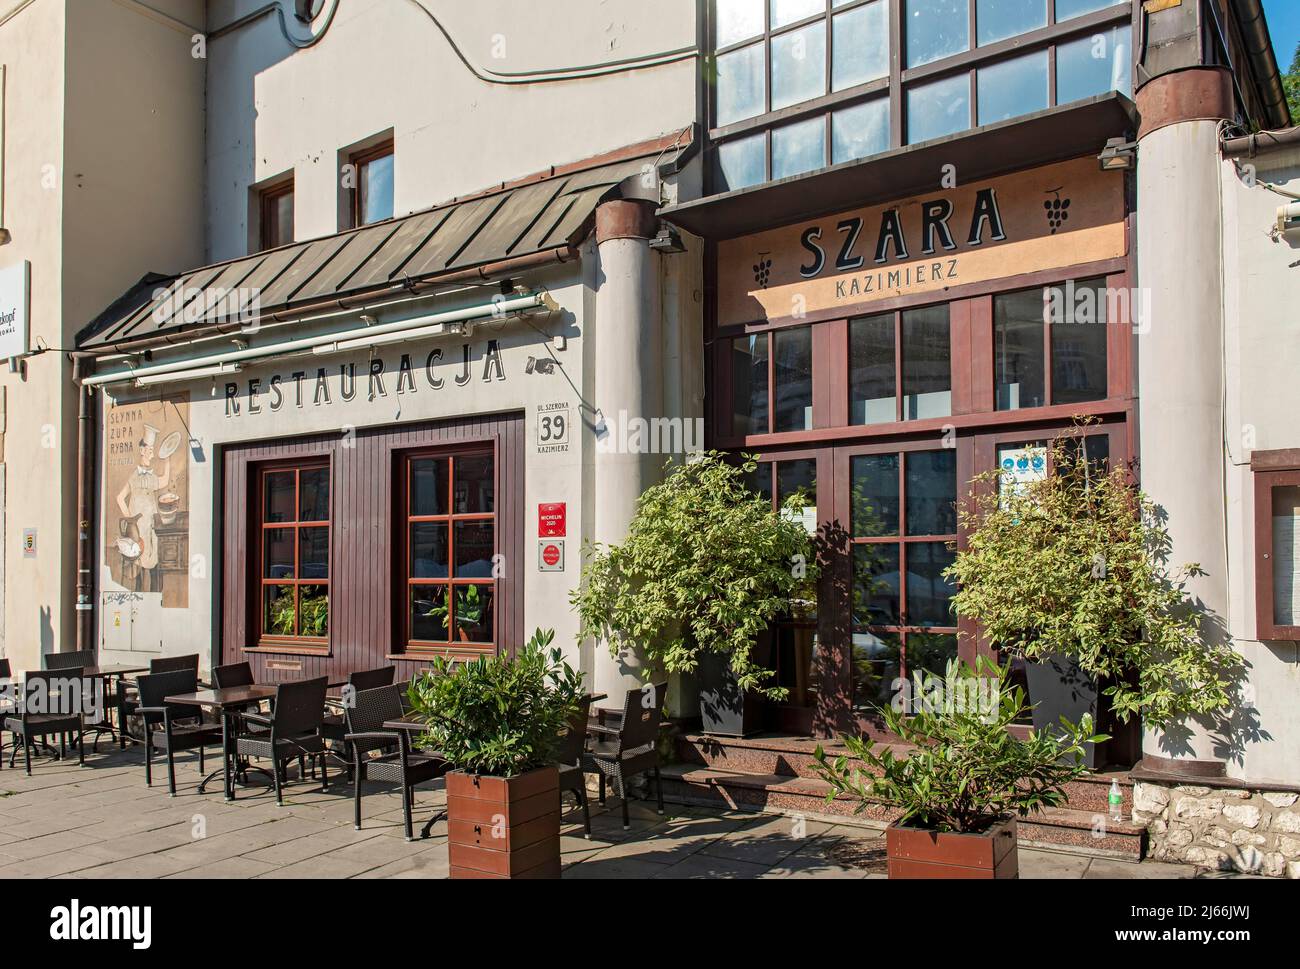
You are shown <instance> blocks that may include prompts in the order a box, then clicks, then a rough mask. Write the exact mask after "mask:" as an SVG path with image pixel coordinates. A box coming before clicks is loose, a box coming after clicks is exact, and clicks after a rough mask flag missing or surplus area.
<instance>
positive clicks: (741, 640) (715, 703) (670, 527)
mask: <svg viewBox="0 0 1300 969" xmlns="http://www.w3.org/2000/svg"><path fill="white" fill-rule="evenodd" d="M756 468H757V461H756V459H755V458H754V457H753V456H751V455H744V456H743V457H742V459H741V461H740V463H739V464H733V463H729V462H728V460H727V459H726V457H725V456H724V455H722V454H720V453H718V452H716V451H710V452H707V453H704V454H700V455H696V456H693V457H692V458H690V459H689V460H688V461H686V462H685V463H681V464H677V465H675V466H674V465H673V463H672V462H671V461H670V462H669V464H668V469H669V470H668V473H667V475H666V477H665V480H664V481H663V482H662V483H661V484H658V485H655V486H653V487H651V488H649V489H647V490H646V491H645V492H644V493H643V494H642V495H641V497H640V498H639V499H638V501H637V511H636V515H635V516H634V517H633V519H632V523H631V526H630V527H629V529H628V536H627V540H626V541H625V542H623V543H622V544H621V545H611V546H609V547H600V546H588V547H587V548H586V549H584V556H585V558H586V562H585V567H584V570H583V582H582V585H581V586H580V587H579V588H578V589H577V590H575V591H574V592H573V594H572V601H573V604H574V607H575V609H576V610H577V613H578V617H579V620H580V628H579V632H578V635H579V637H580V638H586V637H588V636H591V637H594V638H595V639H596V640H598V641H604V642H605V643H606V644H608V646H609V649H610V651H611V652H612V653H614V654H615V655H617V654H618V653H619V652H620V651H622V650H625V649H635V650H638V651H640V653H641V655H642V656H643V657H644V660H645V662H646V663H648V664H649V665H650V666H651V667H652V668H654V669H656V670H657V671H661V672H664V673H696V672H698V673H699V675H700V686H701V690H700V714H701V717H702V719H703V722H704V729H705V731H706V732H709V733H718V734H727V735H742V736H743V735H744V734H745V733H748V732H751V731H752V730H753V729H754V728H755V726H756V724H755V719H756V718H755V714H756V710H757V704H756V703H755V702H754V701H755V698H756V697H757V696H766V697H770V698H772V699H782V698H784V696H785V693H786V691H785V690H784V689H781V688H779V687H775V686H770V685H768V681H769V680H770V679H771V678H772V676H773V673H772V671H771V670H769V669H767V668H766V663H765V662H764V658H763V657H761V656H759V655H758V642H759V637H760V636H761V635H762V634H763V633H764V632H766V631H767V629H768V627H769V626H770V625H771V623H772V622H773V621H774V620H775V619H777V618H779V617H781V616H782V615H784V614H787V613H789V612H790V611H791V609H792V606H793V604H794V603H796V602H798V601H799V600H807V599H809V598H811V593H810V591H809V590H811V589H813V588H815V581H816V574H817V567H816V562H815V561H814V556H813V549H812V540H811V536H810V535H809V534H808V529H807V527H806V526H805V525H804V524H803V521H802V511H803V509H804V508H805V507H806V506H807V500H806V498H804V497H803V496H802V495H793V496H791V497H790V499H789V500H788V501H787V502H786V504H785V506H784V507H783V508H782V509H781V510H780V511H776V510H774V509H773V508H772V503H771V502H770V501H769V500H768V499H765V498H763V497H761V496H759V495H758V494H757V493H756V492H755V491H753V490H751V489H750V487H749V486H748V482H749V481H750V480H752V475H753V474H754V472H755V470H756Z"/></svg>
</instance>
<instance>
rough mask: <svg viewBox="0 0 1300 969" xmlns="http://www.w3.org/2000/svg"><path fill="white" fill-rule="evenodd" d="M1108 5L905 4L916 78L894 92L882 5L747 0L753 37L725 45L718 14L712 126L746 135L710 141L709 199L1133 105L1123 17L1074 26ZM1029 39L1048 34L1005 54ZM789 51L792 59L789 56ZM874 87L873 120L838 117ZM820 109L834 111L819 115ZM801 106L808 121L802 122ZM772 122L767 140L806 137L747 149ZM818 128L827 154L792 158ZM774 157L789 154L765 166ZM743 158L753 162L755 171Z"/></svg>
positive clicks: (907, 56) (862, 0) (1096, 1)
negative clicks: (1116, 101) (1055, 112)
mask: <svg viewBox="0 0 1300 969" xmlns="http://www.w3.org/2000/svg"><path fill="white" fill-rule="evenodd" d="M742 5H743V4H742V3H741V2H740V0H715V7H722V6H726V7H728V8H736V7H739V6H742ZM1113 6H1116V3H1115V2H1114V0H903V3H902V4H901V10H902V16H903V20H904V23H903V24H901V25H900V28H901V35H902V45H903V48H902V51H901V53H900V57H901V60H902V70H903V76H904V78H905V79H906V78H909V77H910V75H911V74H912V73H913V72H918V73H920V74H921V75H923V76H920V77H917V78H915V79H913V80H908V81H907V83H906V84H905V85H903V86H901V90H899V89H893V85H891V84H890V83H889V58H890V48H889V43H890V29H889V26H890V7H891V4H890V2H889V0H852V2H841V0H821V2H818V0H810V2H805V0H772V2H771V3H767V4H762V3H757V0H756V5H755V6H754V7H753V11H752V12H751V13H750V14H748V15H747V16H749V18H750V29H748V30H747V31H742V32H741V33H740V34H735V35H731V34H726V33H724V28H725V26H726V24H725V23H724V22H723V21H726V22H728V23H729V22H731V21H730V20H728V18H729V17H730V18H731V20H734V19H735V16H736V15H735V14H734V10H733V11H732V13H730V14H724V13H719V15H718V17H715V21H714V32H715V38H716V39H717V40H719V41H722V43H718V44H715V46H714V51H715V60H716V67H717V71H716V73H715V76H714V82H713V84H712V89H713V106H714V108H713V113H714V118H713V123H714V125H715V126H716V127H726V126H728V125H732V124H738V123H742V122H752V123H746V124H745V125H744V128H745V129H747V130H744V131H738V132H735V133H734V136H733V137H728V138H726V139H719V140H718V141H717V142H716V145H717V147H718V149H719V155H718V158H717V164H716V165H715V172H716V175H717V177H718V179H719V181H720V183H721V187H720V188H719V189H718V190H719V191H733V190H736V189H740V188H746V187H749V186H752V185H757V184H762V183H763V182H764V181H767V180H769V179H778V178H782V177H789V176H790V175H793V174H801V173H803V172H805V171H815V170H818V169H820V168H822V167H825V166H827V165H835V164H840V163H843V162H846V161H853V160H856V159H859V158H867V157H871V156H872V155H874V154H878V153H880V152H882V151H886V150H888V149H889V148H890V147H900V146H901V145H902V144H916V143H919V142H925V141H930V140H933V139H937V138H943V137H948V136H951V135H955V134H959V133H961V132H962V131H966V130H969V129H970V128H972V127H974V126H977V125H987V124H993V123H997V122H999V121H1005V120H1010V119H1012V118H1016V117H1021V116H1024V115H1026V114H1030V113H1033V112H1037V111H1040V110H1044V109H1046V108H1049V107H1053V106H1056V105H1060V104H1068V103H1071V102H1073V101H1077V100H1080V99H1083V98H1086V97H1091V96H1093V95H1097V94H1103V93H1105V92H1106V91H1110V90H1115V91H1119V92H1120V93H1123V94H1125V95H1129V96H1131V91H1132V77H1131V74H1132V71H1131V60H1132V43H1131V31H1132V28H1131V23H1130V18H1128V17H1115V18H1114V19H1113V20H1111V19H1109V18H1107V19H1106V20H1105V21H1104V22H1102V23H1097V24H1092V25H1088V26H1087V27H1084V26H1082V25H1081V24H1080V23H1078V22H1077V19H1076V18H1078V17H1081V16H1083V15H1085V14H1092V15H1094V19H1098V18H1097V17H1096V16H1095V15H1097V14H1098V12H1100V11H1104V10H1106V9H1107V8H1110V7H1113ZM804 12H806V15H805V16H800V17H794V13H804ZM787 17H789V18H790V19H787ZM760 21H761V25H760ZM1035 32H1038V33H1039V34H1040V35H1041V34H1042V33H1043V32H1050V33H1049V38H1050V42H1048V43H1040V44H1038V45H1037V46H1035V47H1034V48H1033V49H1030V50H1025V49H1024V48H1022V47H1021V48H1017V47H1014V45H1015V44H1016V43H1017V40H1016V39H1017V38H1024V37H1026V36H1029V35H1033V34H1034V33H1035ZM1008 45H1012V46H1011V47H1009V46H1008ZM1099 45H1100V49H1099ZM985 48H988V49H989V50H990V51H991V53H990V54H988V55H986V56H985V57H984V58H982V59H981V60H980V61H979V62H978V63H977V64H975V65H973V66H970V67H965V66H964V65H963V69H960V70H958V71H957V72H956V73H948V74H945V73H943V71H944V65H945V63H947V62H949V61H956V60H957V59H958V58H967V59H969V58H970V57H971V56H972V53H973V52H979V51H982V50H984V49H985ZM796 49H797V50H799V51H801V52H802V58H794V57H793V55H792V53H791V52H792V51H794V50H796ZM742 50H749V53H748V54H747V55H746V57H747V58H748V61H747V62H746V67H745V68H744V69H743V70H741V69H740V64H739V61H737V60H736V58H734V57H732V59H731V61H730V62H729V61H728V60H727V58H728V57H729V56H730V55H736V54H738V53H739V52H740V51H742ZM882 89H883V91H884V92H886V93H884V96H883V97H882V98H880V99H879V100H880V101H881V102H882V103H881V105H880V107H879V108H878V109H876V110H874V111H871V112H866V111H861V112H857V113H851V112H849V111H848V110H847V109H849V108H850V107H853V106H859V105H862V104H864V103H866V102H868V101H872V100H875V95H877V94H879V93H880V92H881V90H882ZM843 95H848V96H847V97H845V96H843ZM818 98H820V99H822V101H823V102H824V101H829V102H830V104H828V105H825V106H824V107H823V105H822V104H820V103H817V104H815V103H814V102H815V101H816V100H817V99H818ZM803 104H807V105H808V108H810V109H812V110H811V111H798V110H797V108H798V106H799V105H803ZM791 109H795V110H794V111H793V117H791V113H792V111H791ZM882 111H883V114H884V127H883V135H884V143H883V144H881V135H882V128H881V123H880V122H881V118H880V112H882ZM774 112H780V115H779V119H780V120H779V122H778V123H777V124H776V125H775V126H774V127H767V126H764V129H765V130H766V131H773V130H779V128H781V127H792V124H793V123H794V122H799V123H807V124H808V125H809V130H808V132H806V133H805V132H794V131H789V132H787V133H786V136H785V137H784V139H778V140H777V141H776V144H775V147H774V146H773V145H772V144H771V143H770V139H763V138H755V137H753V133H754V131H755V128H757V127H758V126H759V125H762V124H763V121H764V117H765V116H766V115H770V114H772V113H774ZM895 113H899V114H901V115H902V116H903V117H902V124H901V126H900V130H901V132H902V137H901V139H898V138H897V137H894V136H892V134H891V132H890V130H889V118H890V116H891V115H893V114H895ZM773 120H774V121H775V120H776V119H773ZM815 120H816V121H819V122H820V124H821V126H822V127H820V128H818V130H819V131H821V132H822V134H823V138H824V140H825V147H824V148H823V149H822V150H821V151H819V152H813V151H812V150H811V145H809V144H808V143H807V142H805V141H800V144H801V145H804V146H805V147H806V149H807V150H803V151H799V152H797V153H796V154H795V155H794V156H791V155H790V154H789V149H790V146H791V144H792V138H794V137H795V135H796V134H798V135H799V136H800V137H801V138H802V137H803V136H804V135H805V134H811V131H812V128H811V125H812V123H813V122H814V121H815ZM859 129H860V130H859ZM761 133H762V132H760V134H761ZM742 135H743V136H745V137H742ZM740 142H744V145H743V148H742V146H741V144H740ZM724 148H725V149H726V151H723V150H722V149H724ZM782 150H784V151H785V154H784V155H783V156H782V157H781V158H775V157H774V154H775V153H776V152H777V151H782ZM751 154H755V155H759V154H761V156H762V160H761V162H760V161H759V160H758V158H751V157H750V155H751ZM810 165H815V166H816V167H808V166H810Z"/></svg>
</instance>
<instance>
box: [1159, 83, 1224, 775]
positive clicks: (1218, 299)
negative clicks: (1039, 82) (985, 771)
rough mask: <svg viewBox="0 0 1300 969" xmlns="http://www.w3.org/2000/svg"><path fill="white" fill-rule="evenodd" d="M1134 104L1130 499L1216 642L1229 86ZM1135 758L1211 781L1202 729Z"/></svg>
mask: <svg viewBox="0 0 1300 969" xmlns="http://www.w3.org/2000/svg"><path fill="white" fill-rule="evenodd" d="M1137 104H1138V109H1139V112H1140V113H1141V115H1142V127H1141V129H1140V131H1139V134H1138V141H1139V148H1138V168H1137V186H1138V188H1137V196H1138V199H1137V206H1138V218H1137V238H1138V244H1137V266H1138V269H1137V277H1138V285H1139V286H1141V287H1143V288H1144V289H1147V290H1149V291H1150V294H1151V303H1150V305H1151V320H1150V321H1149V322H1148V329H1147V331H1146V332H1144V333H1143V334H1142V335H1141V336H1140V337H1139V339H1138V415H1139V418H1138V425H1139V437H1140V441H1141V449H1140V459H1141V466H1140V474H1141V479H1142V487H1143V489H1144V490H1145V491H1146V492H1147V493H1148V494H1149V495H1150V496H1151V498H1152V500H1153V501H1154V502H1155V503H1156V504H1157V505H1159V506H1161V507H1162V508H1163V509H1164V510H1165V512H1167V513H1168V523H1169V528H1170V532H1171V534H1172V537H1173V556H1172V559H1171V562H1170V564H1171V565H1172V566H1174V567H1178V566H1181V565H1183V564H1186V563H1190V562H1195V563H1198V564H1199V565H1200V566H1201V568H1203V569H1204V570H1205V571H1206V572H1207V573H1208V574H1207V575H1206V576H1205V577H1203V578H1200V579H1195V580H1193V581H1192V583H1191V585H1190V592H1191V594H1192V595H1193V596H1194V597H1195V599H1196V600H1198V604H1199V606H1200V607H1201V608H1202V609H1203V611H1204V613H1205V624H1204V635H1205V638H1206V639H1207V640H1208V641H1222V640H1223V639H1224V637H1225V636H1226V635H1227V633H1226V629H1227V622H1226V620H1227V615H1228V596H1229V590H1228V581H1227V549H1226V545H1225V527H1226V525H1225V516H1226V510H1225V499H1224V489H1223V475H1224V464H1223V462H1224V455H1223V327H1224V320H1223V296H1222V272H1221V261H1222V241H1221V240H1222V233H1223V213H1222V204H1221V199H1220V194H1221V193H1220V181H1219V165H1220V162H1219V135H1218V124H1219V120H1220V119H1221V118H1223V117H1227V116H1228V115H1229V114H1230V112H1231V105H1232V91H1231V79H1230V77H1229V76H1228V75H1227V73H1226V72H1225V71H1222V70H1220V69H1214V68H1208V69H1196V70H1188V71H1182V72H1178V73H1175V74H1168V75H1164V76H1162V77H1159V78H1156V79H1155V80H1153V81H1151V82H1149V83H1148V84H1147V85H1146V86H1145V87H1144V88H1143V89H1142V90H1140V91H1139V92H1138V94H1137ZM1142 747H1143V757H1144V761H1145V762H1146V763H1147V764H1148V765H1149V766H1151V767H1153V768H1156V769H1161V770H1177V771H1179V772H1187V773H1201V774H1216V773H1222V772H1223V762H1224V752H1223V751H1221V750H1220V749H1219V748H1218V745H1217V743H1216V741H1215V725H1214V723H1213V722H1212V721H1208V720H1207V721H1206V722H1194V721H1190V720H1189V721H1188V722H1186V723H1185V724H1184V725H1182V726H1180V727H1179V728H1177V729H1170V730H1169V731H1168V732H1167V733H1160V732H1157V731H1153V730H1149V729H1148V730H1147V731H1146V733H1145V735H1144V737H1143V745H1142ZM1171 761H1175V762H1177V763H1170V762H1171Z"/></svg>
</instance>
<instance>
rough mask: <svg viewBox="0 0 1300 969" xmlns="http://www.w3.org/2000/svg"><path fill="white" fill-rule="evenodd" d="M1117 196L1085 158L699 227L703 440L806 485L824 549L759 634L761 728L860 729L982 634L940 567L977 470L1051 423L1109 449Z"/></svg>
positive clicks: (1043, 441) (1041, 456) (1119, 253)
mask: <svg viewBox="0 0 1300 969" xmlns="http://www.w3.org/2000/svg"><path fill="white" fill-rule="evenodd" d="M1058 196H1059V197H1063V198H1069V199H1071V200H1072V201H1071V205H1070V209H1069V211H1070V213H1071V218H1070V220H1069V221H1068V223H1066V222H1065V221H1063V220H1059V219H1056V218H1053V216H1052V213H1053V212H1054V211H1056V210H1054V209H1052V208H1051V202H1052V201H1053V200H1054V199H1056V198H1057V197H1058ZM1044 200H1047V202H1048V205H1047V207H1046V208H1045V207H1044ZM1127 208H1128V206H1127V203H1126V196H1125V191H1124V180H1123V176H1121V175H1113V174H1106V173H1102V172H1099V171H1098V169H1097V165H1096V160H1095V158H1083V159H1077V160H1075V161H1071V162H1063V163H1059V164H1055V165H1050V166H1046V167H1044V168H1040V169H1034V170H1031V171H1027V172H1021V173H1017V174H1015V175H1012V176H1005V177H1002V178H995V179H992V180H989V181H987V182H983V183H973V184H970V185H966V186H963V187H959V188H957V189H953V190H950V191H948V192H946V193H945V192H943V191H938V192H936V193H934V195H933V196H923V197H915V198H911V199H905V200H901V201H898V202H896V203H890V204H886V205H882V206H875V207H871V208H865V209H859V210H852V211H848V212H843V213H837V214H833V215H828V216H824V217H822V218H820V219H818V220H815V221H810V222H808V223H804V224H794V225H789V226H783V227H779V228H772V229H765V230H763V231H760V232H757V233H755V234H753V235H750V236H743V237H739V238H735V239H728V240H725V241H722V242H719V243H717V244H716V247H715V253H716V257H715V265H714V269H715V278H716V300H715V302H714V303H713V304H712V307H711V317H712V318H711V327H712V346H713V353H712V355H711V360H710V366H711V369H710V373H709V394H710V397H711V401H712V406H711V410H710V415H711V416H710V422H711V423H710V428H711V432H712V443H711V446H712V447H716V448H718V449H720V450H728V451H732V452H734V453H744V454H755V455H758V456H759V461H760V464H759V469H758V473H757V475H756V480H755V482H754V487H755V489H756V490H757V491H758V492H759V493H760V494H762V495H763V496H765V497H767V498H768V499H769V500H771V501H772V502H773V504H774V507H777V508H779V507H781V506H782V505H783V504H784V503H785V501H786V500H787V499H788V498H789V496H790V495H792V494H794V493H796V492H803V493H804V494H805V495H806V496H807V498H808V499H809V502H808V504H809V508H808V509H807V510H806V511H805V512H804V519H805V524H806V525H807V527H808V528H809V530H810V532H812V533H815V536H816V543H817V547H818V554H819V558H820V560H821V564H822V577H821V579H820V581H819V586H818V594H817V601H816V602H815V603H796V604H795V605H794V607H793V608H792V609H791V613H790V615H789V616H788V617H786V619H785V620H783V621H782V622H780V623H777V624H776V625H775V626H774V627H773V629H772V630H771V631H770V634H769V638H768V642H766V643H764V644H760V645H761V647H762V652H763V654H765V655H766V656H768V657H770V660H771V668H773V669H775V670H776V673H777V683H778V685H780V686H782V687H785V688H786V689H787V690H788V691H789V695H788V697H787V699H786V700H785V701H784V702H782V703H777V704H772V705H770V708H769V716H768V718H767V723H766V726H767V727H768V729H771V730H779V731H783V732H793V733H799V734H804V735H808V734H816V735H827V734H831V733H835V732H841V731H846V730H852V731H857V732H865V733H868V734H870V733H873V732H876V731H878V730H879V729H880V723H879V716H878V707H879V706H880V705H881V704H888V703H891V702H893V700H894V698H895V697H896V696H897V695H898V692H899V689H900V685H901V684H902V683H903V682H904V681H907V680H909V679H911V678H912V677H913V676H914V674H915V673H916V672H917V671H920V670H925V671H927V672H931V673H943V671H944V670H945V668H946V666H947V663H948V662H949V660H951V659H953V658H961V659H962V660H965V661H967V662H971V661H973V660H974V659H975V657H976V655H977V654H978V653H979V652H981V651H988V644H986V643H984V642H983V641H982V640H981V639H980V637H979V630H978V629H976V628H974V627H972V626H968V624H965V623H963V622H962V621H960V620H959V619H958V617H957V616H956V615H955V614H954V612H953V609H952V598H953V595H954V593H955V591H956V590H955V589H954V587H953V585H952V583H951V581H950V580H948V579H947V578H945V576H944V572H945V570H946V569H947V568H948V567H949V566H950V565H952V563H953V561H954V559H955V557H956V555H957V552H958V550H959V549H960V547H961V544H962V542H963V541H964V540H965V537H964V535H963V534H962V529H961V528H960V527H959V503H960V502H961V501H962V500H963V498H964V497H965V496H967V495H968V494H969V493H970V491H971V489H972V487H973V484H972V483H973V482H974V481H975V479H977V477H978V476H979V475H981V474H982V473H985V472H993V471H994V470H995V469H1001V471H1002V472H1003V474H1004V476H1005V477H1006V479H1007V480H1008V481H1012V482H1014V481H1015V480H1023V479H1026V478H1031V477H1033V476H1038V475H1043V474H1047V473H1049V471H1050V459H1049V458H1048V456H1047V455H1048V450H1049V445H1050V443H1051V441H1053V440H1054V439H1056V438H1057V437H1059V436H1061V435H1062V434H1069V435H1071V436H1078V437H1083V438H1086V439H1087V440H1086V441H1085V442H1083V444H1082V445H1081V446H1083V447H1085V448H1086V450H1087V453H1088V455H1089V456H1090V457H1092V458H1093V459H1094V460H1097V461H1100V462H1102V463H1105V462H1112V463H1113V462H1124V463H1128V462H1130V461H1131V458H1132V454H1133V444H1134V442H1133V441H1132V440H1131V435H1130V428H1131V427H1132V424H1133V414H1134V409H1135V403H1136V402H1135V396H1134V387H1133V379H1132V369H1133V359H1134V343H1135V339H1136V334H1137V332H1138V329H1139V327H1140V325H1141V319H1140V315H1139V314H1140V309H1141V304H1140V294H1138V293H1136V292H1135V290H1134V289H1133V287H1132V284H1131V279H1132V276H1131V271H1132V267H1131V264H1130V259H1129V236H1128V230H1127V225H1126V212H1127ZM944 212H949V213H959V212H966V213H968V214H969V213H972V212H973V213H975V215H974V216H969V217H968V218H967V222H968V223H969V231H965V230H964V231H963V232H962V233H961V234H960V235H958V234H957V233H955V232H951V233H946V232H943V231H940V229H941V226H940V225H939V224H938V223H936V221H935V220H936V218H938V216H937V215H936V213H940V214H941V213H944ZM867 226H883V228H881V230H880V234H879V238H878V239H877V238H876V236H875V233H874V230H873V231H872V233H871V234H870V235H871V238H868V232H867V231H866V229H865V227H867ZM760 257H761V258H760ZM751 268H752V269H753V271H752V272H751V271H750V270H751Z"/></svg>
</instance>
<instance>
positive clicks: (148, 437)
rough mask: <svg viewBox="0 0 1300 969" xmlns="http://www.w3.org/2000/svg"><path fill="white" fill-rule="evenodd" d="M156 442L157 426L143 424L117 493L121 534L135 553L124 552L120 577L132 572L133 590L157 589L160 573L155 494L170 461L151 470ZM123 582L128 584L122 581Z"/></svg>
mask: <svg viewBox="0 0 1300 969" xmlns="http://www.w3.org/2000/svg"><path fill="white" fill-rule="evenodd" d="M157 443H158V428H156V427H154V426H153V425H151V424H146V425H145V426H144V436H143V437H142V438H141V439H140V458H139V461H138V462H137V464H136V468H135V470H134V471H132V472H131V474H130V477H128V478H127V481H126V484H124V485H123V486H122V490H121V491H120V492H118V495H117V506H118V508H120V509H121V511H122V521H121V525H120V528H121V532H122V537H123V538H126V539H129V540H131V541H134V543H135V547H136V548H137V549H139V554H138V555H137V556H134V557H130V556H124V561H123V568H122V573H123V574H122V578H123V580H126V579H127V578H128V576H129V575H130V574H131V573H132V572H134V573H135V576H134V578H135V582H134V586H135V591H137V592H161V591H162V584H161V581H160V580H161V575H160V574H159V572H158V534H157V532H155V531H154V525H155V522H156V521H157V518H158V495H159V494H160V493H161V492H162V491H163V489H164V488H166V487H167V486H168V484H170V482H171V476H172V462H171V458H170V457H168V458H166V459H164V461H163V470H162V474H161V475H159V474H158V472H157V471H155V470H154V448H155V446H156V445H157ZM132 559H133V560H132ZM123 584H128V583H126V582H125V581H124V583H123Z"/></svg>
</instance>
